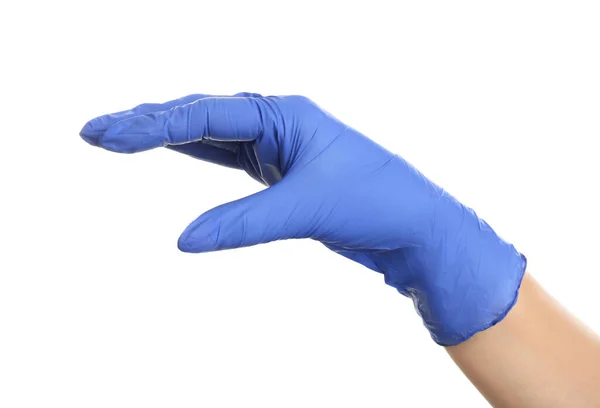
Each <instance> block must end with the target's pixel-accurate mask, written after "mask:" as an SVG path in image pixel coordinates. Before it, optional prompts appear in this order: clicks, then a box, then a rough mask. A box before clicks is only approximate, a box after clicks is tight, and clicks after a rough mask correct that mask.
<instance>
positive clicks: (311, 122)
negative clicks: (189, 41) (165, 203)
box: [81, 93, 526, 345]
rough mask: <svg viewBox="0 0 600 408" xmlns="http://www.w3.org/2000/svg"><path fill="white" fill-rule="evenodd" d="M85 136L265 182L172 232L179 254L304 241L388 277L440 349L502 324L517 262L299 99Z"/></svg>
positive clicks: (134, 123)
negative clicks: (160, 150) (175, 154)
mask: <svg viewBox="0 0 600 408" xmlns="http://www.w3.org/2000/svg"><path fill="white" fill-rule="evenodd" d="M81 136H82V137H83V138H84V139H85V140H86V141H87V142H88V143H91V144H94V145H98V146H100V147H103V148H105V149H108V150H112V151H116V152H122V153H134V152H139V151H143V150H148V149H153V148H156V147H163V146H166V147H168V148H171V149H174V150H177V151H179V152H182V153H184V154H187V155H191V156H194V157H197V158H199V159H202V160H206V161H210V162H213V163H218V164H222V165H226V166H230V167H237V168H241V169H243V170H245V171H246V172H247V173H248V174H249V175H250V176H252V177H253V178H255V179H257V180H258V181H260V182H262V183H264V184H266V185H268V186H269V187H268V188H266V189H264V190H262V191H260V192H258V193H256V194H253V195H251V196H249V197H245V198H242V199H240V200H237V201H234V202H231V203H227V204H224V205H221V206H219V207H216V208H214V209H212V210H210V211H208V212H206V213H204V214H203V215H201V216H200V217H199V218H198V219H196V220H195V221H194V222H192V223H191V224H190V225H189V226H188V227H187V229H186V230H185V231H184V232H183V234H182V235H181V237H180V238H179V242H178V245H179V248H180V249H181V250H182V251H185V252H206V251H216V250H221V249H230V248H237V247H242V246H250V245H256V244H260V243H266V242H270V241H274V240H280V239H292V238H312V239H315V240H318V241H320V242H322V243H323V244H325V245H326V246H327V247H328V248H330V249H331V250H333V251H335V252H337V253H339V254H341V255H344V256H346V257H348V258H350V259H352V260H354V261H356V262H359V263H361V264H363V265H365V266H366V267H368V268H371V269H373V270H375V271H378V272H381V273H382V274H383V275H384V276H385V281H386V283H387V284H389V285H391V286H393V287H395V288H397V289H398V291H400V292H401V293H402V294H404V295H406V296H409V297H411V298H412V299H413V301H414V302H415V305H416V308H417V311H418V312H419V314H420V315H421V316H422V318H423V320H424V322H425V325H426V326H427V328H428V329H429V330H430V332H431V335H432V337H433V339H434V340H435V341H436V342H437V343H439V344H441V345H455V344H458V343H460V342H462V341H464V340H466V339H468V338H469V337H471V336H472V335H473V334H475V333H477V332H479V331H481V330H485V329H486V328H488V327H490V326H492V325H493V324H495V323H497V322H498V321H500V320H501V319H502V318H503V317H504V316H505V315H506V314H507V313H508V311H509V310H510V308H511V307H512V305H513V304H514V303H515V301H516V297H517V293H518V288H519V285H520V282H521V279H522V276H523V273H524V270H525V263H526V262H525V258H524V257H523V256H522V255H521V254H519V253H518V252H517V251H516V250H515V248H514V247H513V246H512V245H510V244H508V243H506V242H504V241H503V240H502V239H501V238H500V237H499V236H498V235H496V233H495V232H494V231H493V230H492V229H491V228H490V227H489V226H488V225H487V224H486V223H485V221H483V220H481V219H480V218H478V217H477V215H476V214H475V212H474V211H473V210H471V209H469V208H467V207H465V206H464V205H462V204H461V203H459V202H458V201H456V199H454V198H453V197H452V196H451V195H449V194H448V193H447V192H445V191H444V190H443V189H442V188H440V187H438V186H437V185H435V184H434V183H432V182H431V181H429V180H428V179H427V178H425V176H423V175H422V174H421V173H420V172H419V171H418V170H416V169H415V168H414V167H412V166H411V165H410V164H409V163H407V162H406V161H404V160H403V159H402V158H401V157H399V156H397V155H394V154H393V153H391V152H389V151H387V150H386V149H384V148H383V147H381V146H379V145H378V144H376V143H375V142H373V141H372V140H370V139H368V138H367V137H365V136H363V135H362V134H360V133H359V132H357V131H356V130H354V129H352V128H350V127H348V126H346V125H345V124H343V123H341V122H340V121H339V120H337V119H336V118H334V117H333V116H331V115H330V114H328V113H327V112H325V111H324V110H322V109H320V108H319V107H318V106H317V105H316V104H314V103H313V102H311V101H310V100H308V99H306V98H304V97H300V96H287V97H273V96H270V97H262V96H260V95H257V94H245V93H244V94H238V95H236V96H234V97H211V96H207V95H191V96H189V97H185V98H182V99H179V100H175V101H172V102H168V103H166V104H160V105H159V104H149V105H141V106H138V107H136V108H134V109H133V110H131V111H125V112H120V113H115V114H111V115H105V116H101V117H98V118H96V119H93V120H91V121H89V122H88V123H87V124H86V125H85V126H84V128H83V129H82V131H81Z"/></svg>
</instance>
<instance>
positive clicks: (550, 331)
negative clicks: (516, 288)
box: [446, 274, 600, 408]
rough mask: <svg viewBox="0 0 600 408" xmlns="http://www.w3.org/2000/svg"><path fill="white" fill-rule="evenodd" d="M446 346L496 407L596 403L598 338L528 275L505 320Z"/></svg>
mask: <svg viewBox="0 0 600 408" xmlns="http://www.w3.org/2000/svg"><path fill="white" fill-rule="evenodd" d="M446 350H447V351H448V353H449V354H450V356H451V357H452V359H453V360H454V361H455V362H456V364H458V366H459V367H460V368H461V370H462V371H463V372H464V373H465V375H466V376H467V377H468V378H469V380H471V382H472V383H473V384H474V385H475V387H477V389H478V390H479V391H480V392H481V393H482V394H483V396H484V397H485V398H486V399H487V400H488V401H489V402H490V404H492V406H494V407H501V408H502V407H511V408H512V407H519V408H537V407H540V408H541V407H544V408H548V407H552V408H554V407H556V408H562V407H569V408H577V407H586V408H590V407H600V338H599V337H598V336H597V335H596V334H594V333H592V332H591V331H590V330H589V329H588V328H587V327H585V326H584V325H583V324H582V323H580V322H579V321H578V320H577V319H576V318H575V317H573V316H572V315H570V314H569V313H568V312H567V311H565V310H564V309H563V308H562V307H561V306H560V305H559V304H558V303H557V302H556V301H555V300H554V299H553V298H552V297H551V296H550V295H549V294H548V293H546V292H545V291H544V289H542V287H541V286H540V285H539V284H538V283H537V282H536V281H535V280H534V279H533V277H531V276H530V275H529V274H526V275H525V278H524V279H523V283H522V285H521V290H520V295H519V300H518V301H517V304H516V305H515V306H514V308H513V309H512V310H511V311H510V313H509V314H508V315H507V316H506V318H505V319H504V320H503V321H501V322H500V323H498V324H497V325H496V326H494V327H491V328H490V329H488V330H486V331H484V332H481V333H478V334H477V335H475V336H473V337H472V338H471V339H469V340H467V341H466V342H464V343H462V344H459V345H457V346H453V347H447V348H446Z"/></svg>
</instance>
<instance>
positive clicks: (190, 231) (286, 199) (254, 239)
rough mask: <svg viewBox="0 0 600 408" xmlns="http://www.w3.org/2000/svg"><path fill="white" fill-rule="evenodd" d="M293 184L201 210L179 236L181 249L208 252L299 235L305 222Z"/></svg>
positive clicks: (279, 183) (283, 184)
mask: <svg viewBox="0 0 600 408" xmlns="http://www.w3.org/2000/svg"><path fill="white" fill-rule="evenodd" d="M296 197H297V194H296V192H295V191H294V189H293V188H292V184H291V183H289V182H287V183H286V180H281V181H280V182H278V183H277V184H275V185H273V186H271V187H269V188H267V189H265V190H262V191H260V192H258V193H256V194H252V195H250V196H248V197H245V198H242V199H239V200H236V201H232V202H230V203H227V204H223V205H220V206H218V207H215V208H213V209H212V210H209V211H207V212H205V213H204V214H202V215H201V216H200V217H198V218H197V219H196V220H195V221H194V222H192V223H191V224H190V225H189V226H188V227H187V228H186V229H185V231H184V232H183V233H182V234H181V236H180V237H179V241H178V243H177V246H178V247H179V249H180V250H181V251H183V252H192V253H200V252H210V251H219V250H223V249H232V248H239V247H246V246H251V245H257V244H263V243H267V242H272V241H276V240H280V239H290V238H302V237H303V236H302V234H301V230H302V228H303V224H305V223H304V222H303V220H302V217H301V216H300V213H301V211H297V210H298V207H299V206H300V203H299V201H298V200H297V199H296Z"/></svg>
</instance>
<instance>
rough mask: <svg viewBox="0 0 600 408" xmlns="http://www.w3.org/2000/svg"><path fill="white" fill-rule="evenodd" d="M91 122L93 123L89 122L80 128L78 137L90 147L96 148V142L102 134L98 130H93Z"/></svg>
mask: <svg viewBox="0 0 600 408" xmlns="http://www.w3.org/2000/svg"><path fill="white" fill-rule="evenodd" d="M92 122H93V121H91V120H90V121H89V122H87V123H86V124H85V125H84V126H83V127H82V128H81V131H80V132H79V136H80V137H81V138H82V139H83V140H84V141H85V142H87V143H89V144H91V145H92V146H98V140H99V139H100V136H102V134H103V133H104V132H103V131H100V130H96V129H95V128H94V125H93V123H92Z"/></svg>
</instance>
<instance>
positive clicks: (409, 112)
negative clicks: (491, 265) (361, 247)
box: [0, 0, 600, 408]
mask: <svg viewBox="0 0 600 408" xmlns="http://www.w3.org/2000/svg"><path fill="white" fill-rule="evenodd" d="M599 21H600V10H599V8H598V3H597V2H595V1H587V2H586V1H569V2H567V1H563V2H558V1H539V2H535V1H504V2H481V1H437V2H436V1H422V2H408V1H405V2H392V1H388V2H382V1H368V2H348V1H344V2H342V1H340V2H332V1H319V2H313V1H302V2H287V1H273V2H267V1H237V2H234V1H217V0H213V1H201V0H197V1H168V2H167V1H161V2H155V1H123V0H119V1H106V0H105V1H94V2H90V1H77V2H75V1H73V2H68V1H64V0H63V1H60V0H59V1H54V2H48V1H19V2H3V3H2V5H1V6H0V34H1V36H0V41H1V46H2V53H1V54H2V57H1V58H2V63H1V65H0V71H1V77H0V81H1V88H0V104H1V113H0V117H1V119H2V120H1V124H0V130H1V137H2V140H3V146H2V148H0V166H1V179H0V182H1V192H0V195H1V201H0V206H1V212H0V221H1V224H0V239H1V245H0V251H1V256H0V406H2V407H7V408H9V407H50V406H57V407H108V406H110V407H199V406H201V407H245V406H257V407H282V406H285V407H309V406H310V407H398V406H410V407H433V406H452V407H479V406H486V402H485V400H484V399H483V398H482V397H481V396H479V394H478V393H477V392H476V390H475V389H474V388H473V387H472V386H471V385H470V383H469V382H468V381H467V380H466V379H465V378H464V377H463V376H462V375H461V373H460V371H459V370H458V369H457V368H456V367H455V366H454V365H453V363H452V362H451V360H450V359H449V358H448V357H447V356H446V354H445V352H444V350H443V348H440V347H438V346H436V345H434V343H433V342H432V341H431V339H430V338H429V335H428V333H427V331H426V330H425V329H424V328H423V327H422V326H421V322H420V320H419V318H418V317H417V316H416V314H415V313H414V310H413V307H412V305H411V303H410V301H408V300H407V299H405V298H403V297H402V296H400V295H399V294H397V293H396V292H395V290H394V289H393V288H390V287H388V286H386V285H385V284H384V282H383V279H382V277H381V275H378V274H377V273H375V272H372V271H370V270H367V269H366V268H364V267H361V266H360V265H358V264H355V263H353V262H351V261H348V260H346V259H344V258H342V257H340V256H337V255H335V254H334V253H331V252H329V251H328V250H326V249H325V248H324V247H321V246H320V245H319V244H317V243H315V242H309V241H288V242H277V243H273V244H269V245H262V246H259V247H255V248H247V249H240V250H235V251H229V252H220V253H213V254H202V255H189V254H183V253H180V252H179V251H178V250H177V247H176V241H177V238H178V236H179V234H180V233H181V232H182V231H183V229H184V228H185V227H186V225H187V224H188V223H189V222H191V221H192V220H193V219H195V218H196V217H197V216H198V215H200V214H201V213H202V212H204V211H206V210H208V209H210V208H212V207H213V206H216V205H218V204H221V203H223V202H226V201H230V200H233V199H236V198H239V197H242V196H244V195H247V194H250V193H252V192H255V191H257V189H259V188H260V186H259V184H258V183H256V182H254V181H253V180H252V179H250V178H249V177H247V176H246V175H245V174H243V173H242V172H239V171H235V170H230V169H225V168H220V167H216V166H213V165H209V164H206V163H202V162H199V161H196V160H193V159H190V158H187V157H184V156H180V155H178V154H177V153H174V152H172V151H167V150H162V149H161V150H156V151H151V152H146V153H142V154H138V155H133V156H131V155H118V154H114V153H110V152H107V151H102V150H100V149H98V148H93V147H91V146H89V145H87V144H86V143H84V142H83V141H82V140H81V139H80V138H79V136H78V132H79V130H80V128H81V127H82V126H83V125H84V123H85V122H86V121H87V120H88V119H91V118H92V117H94V116H98V115H100V114H104V113H108V112H112V111H117V110H122V109H128V108H130V107H133V106H134V105H137V104H139V103H143V102H161V101H165V100H169V99H173V98H176V97H179V96H183V95H187V94H190V93H213V94H232V93H236V92H240V91H249V92H259V93H262V94H266V95H269V94H303V95H306V96H308V97H310V98H312V99H313V100H315V101H316V102H317V103H318V104H320V105H321V106H323V107H324V108H326V109H327V110H329V111H330V112H332V113H333V114H334V115H336V116H338V117H339V118H340V119H342V120H343V121H345V122H347V123H348V124H350V125H351V126H353V127H355V128H356V129H358V130H360V131H362V132H363V133H365V134H366V135H368V136H369V137H371V138H372V139H374V140H376V141H377V142H379V143H381V144H382V145H384V146H386V147H387V148H388V149H390V150H392V151H395V152H397V153H399V154H401V155H402V156H404V157H405V158H406V159H408V160H409V161H410V162H412V163H413V164H415V165H416V166H417V167H418V168H419V169H421V170H422V171H423V172H424V173H425V174H426V175H428V176H429V177H430V178H431V179H433V180H434V181H436V182H437V183H438V184H440V185H442V186H443V187H444V188H446V189H447V190H448V191H450V192H452V193H453V194H454V195H455V196H457V197H458V198H459V199H460V200H461V201H463V202H464V203H466V204H467V205H469V206H471V207H473V208H475V209H476V210H477V211H478V213H479V214H480V215H482V216H483V217H484V218H485V219H486V220H487V221H488V222H489V223H490V224H491V225H492V226H494V227H495V229H496V230H497V231H498V232H499V233H500V234H501V235H502V236H503V237H504V238H506V239H507V240H509V241H511V242H513V243H514V244H515V245H516V246H517V248H518V249H519V250H521V251H522V252H523V253H525V254H526V255H527V256H528V258H529V265H530V267H529V270H530V272H532V273H533V274H534V275H535V276H536V277H537V278H538V280H539V281H541V282H542V284H543V285H544V286H545V287H546V288H547V289H548V290H549V291H550V292H551V293H552V294H553V295H554V296H555V297H556V298H558V299H559V300H560V301H561V302H562V303H563V304H564V305H565V306H566V307H568V308H569V309H570V310H571V311H573V312H574V313H575V314H576V315H577V316H578V317H580V318H581V319H582V320H583V321H585V322H586V323H587V324H588V325H589V326H590V327H592V328H593V329H594V330H596V331H600V314H599V313H598V310H599V309H600V300H599V297H598V295H597V293H598V286H599V284H600V277H599V276H600V275H599V272H600V262H599V261H598V244H599V239H598V231H599V230H600V216H599V215H598V208H599V207H600V198H599V197H598V174H600V164H599V160H598V149H597V148H596V146H597V140H598V137H599V135H600V120H598V119H599V112H600V75H598V73H599V72H600V56H599V49H600V48H599V46H600V24H598V22H599Z"/></svg>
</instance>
